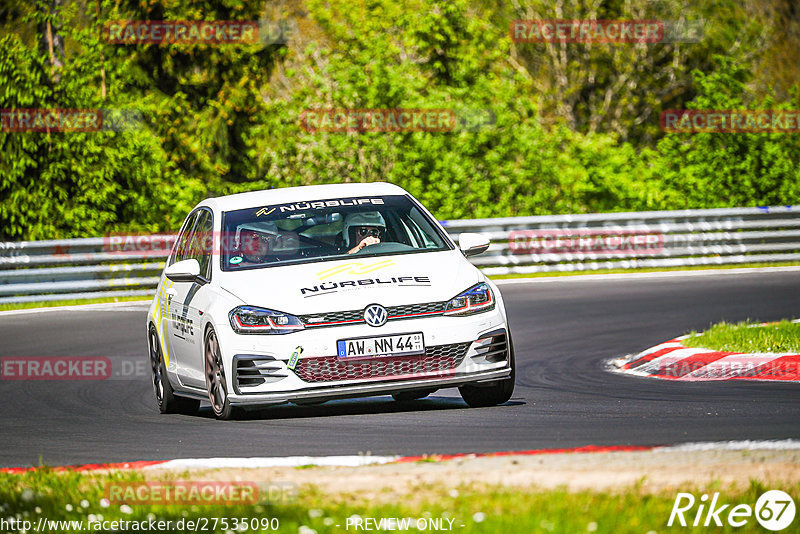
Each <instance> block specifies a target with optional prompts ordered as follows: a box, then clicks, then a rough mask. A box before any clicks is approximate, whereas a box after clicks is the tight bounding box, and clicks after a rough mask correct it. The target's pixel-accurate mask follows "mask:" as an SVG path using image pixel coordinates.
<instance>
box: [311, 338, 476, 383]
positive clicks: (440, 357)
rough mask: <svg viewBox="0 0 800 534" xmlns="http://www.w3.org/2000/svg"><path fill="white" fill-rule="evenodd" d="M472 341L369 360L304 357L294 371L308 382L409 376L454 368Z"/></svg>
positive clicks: (459, 362) (441, 371)
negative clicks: (419, 352) (411, 354)
mask: <svg viewBox="0 0 800 534" xmlns="http://www.w3.org/2000/svg"><path fill="white" fill-rule="evenodd" d="M469 345H470V344H469V343H453V344H450V345H435V346H431V347H427V348H426V349H425V354H421V355H416V356H393V357H388V358H373V359H369V360H354V361H348V360H340V359H339V358H338V357H337V356H322V357H312V358H302V359H301V360H300V361H299V362H298V363H297V367H296V368H295V373H296V374H297V376H298V377H300V379H301V380H303V381H305V382H335V381H339V380H368V379H376V378H401V377H402V378H408V377H413V376H414V375H421V374H423V373H424V374H425V375H427V376H426V377H429V376H431V374H433V376H436V374H437V373H438V374H439V375H441V374H447V373H450V372H452V371H453V370H454V369H455V368H456V367H458V366H459V364H461V362H462V361H463V360H464V356H465V355H466V354H467V349H468V348H469Z"/></svg>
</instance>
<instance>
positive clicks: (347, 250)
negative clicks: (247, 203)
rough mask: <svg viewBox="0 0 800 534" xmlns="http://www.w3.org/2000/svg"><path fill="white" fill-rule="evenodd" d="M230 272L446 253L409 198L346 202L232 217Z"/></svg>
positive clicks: (225, 261) (227, 242) (226, 226)
mask: <svg viewBox="0 0 800 534" xmlns="http://www.w3.org/2000/svg"><path fill="white" fill-rule="evenodd" d="M223 235H225V236H226V239H222V240H221V243H222V268H223V270H226V271H234V270H240V269H249V268H258V267H271V266H276V265H287V264H292V263H305V262H312V261H325V260H329V259H342V258H347V257H353V256H359V257H364V256H380V255H386V254H408V253H416V252H425V251H437V250H447V249H449V248H451V247H450V245H449V244H448V242H447V240H446V239H445V237H444V236H443V235H442V233H441V230H439V229H438V228H437V227H436V225H435V224H434V223H433V222H432V221H431V220H430V219H429V218H428V217H427V216H426V215H425V214H424V213H423V212H422V211H421V210H420V209H419V208H418V207H417V205H416V204H415V203H414V202H413V201H412V200H411V199H410V198H409V197H407V196H402V195H390V196H377V197H375V196H373V197H348V198H332V199H326V200H315V201H309V202H292V203H288V204H275V205H269V206H256V207H253V208H247V209H241V210H235V211H228V212H225V214H224V217H223Z"/></svg>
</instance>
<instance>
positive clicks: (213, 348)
mask: <svg viewBox="0 0 800 534" xmlns="http://www.w3.org/2000/svg"><path fill="white" fill-rule="evenodd" d="M204 345H205V369H206V391H207V392H208V400H209V402H211V409H212V410H213V411H214V417H216V418H217V419H226V420H227V419H234V418H235V417H236V416H238V415H239V410H238V409H237V408H235V407H233V406H231V402H230V400H229V399H228V386H227V385H226V383H225V367H224V366H223V365H222V354H221V353H220V350H219V342H218V341H217V334H216V333H214V329H213V328H209V329H208V331H207V332H206V336H205V343H204Z"/></svg>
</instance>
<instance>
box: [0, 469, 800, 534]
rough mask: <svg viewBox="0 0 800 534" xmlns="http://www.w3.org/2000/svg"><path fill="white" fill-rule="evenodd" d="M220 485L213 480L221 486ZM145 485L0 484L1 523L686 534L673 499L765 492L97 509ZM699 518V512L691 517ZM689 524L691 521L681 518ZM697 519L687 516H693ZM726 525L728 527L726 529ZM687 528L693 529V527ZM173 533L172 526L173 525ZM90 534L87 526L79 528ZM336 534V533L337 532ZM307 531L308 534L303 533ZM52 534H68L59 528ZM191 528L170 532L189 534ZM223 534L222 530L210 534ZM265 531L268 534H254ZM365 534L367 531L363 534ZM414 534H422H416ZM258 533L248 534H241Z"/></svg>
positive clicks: (99, 481)
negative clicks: (267, 523)
mask: <svg viewBox="0 0 800 534" xmlns="http://www.w3.org/2000/svg"><path fill="white" fill-rule="evenodd" d="M217 478H218V477H217ZM140 480H142V475H141V474H139V473H130V472H123V473H119V472H118V473H111V474H108V475H100V474H81V473H74V472H58V473H56V472H53V471H51V470H47V469H43V470H39V471H34V472H29V473H24V474H21V475H11V474H0V518H9V517H17V518H21V519H25V520H30V521H32V522H33V524H36V522H37V521H38V520H39V518H40V517H44V518H46V519H49V520H84V521H87V520H88V518H89V517H90V515H91V516H93V517H95V518H96V519H97V518H98V516H99V515H102V518H103V520H109V521H113V520H119V519H121V520H128V521H130V520H147V519H153V520H171V521H173V522H176V521H178V520H181V519H184V520H188V519H197V518H207V519H211V518H221V517H227V518H234V517H237V518H243V519H247V520H251V519H253V518H256V519H263V518H277V519H278V521H279V525H280V527H279V529H278V532H291V533H298V532H300V533H303V532H310V531H309V530H306V529H311V530H314V531H316V532H318V533H324V532H348V531H349V532H355V531H357V530H356V529H355V528H354V527H353V525H352V524H351V525H350V528H349V530H347V529H346V526H347V519H348V518H351V520H352V519H353V516H356V515H357V516H360V517H361V518H375V519H379V518H393V517H396V518H411V519H412V520H413V521H414V522H416V521H417V520H419V519H421V518H422V519H424V518H430V519H438V520H444V523H443V524H445V525H447V524H448V522H447V521H446V520H447V519H452V520H453V523H452V531H454V532H458V533H464V534H472V533H484V532H489V533H494V532H504V533H505V532H507V533H518V532H519V533H522V532H524V533H547V534H549V533H564V534H580V533H614V534H625V533H636V534H645V533H649V532H657V533H663V532H686V528H683V527H680V526H673V527H672V528H667V527H666V523H667V520H668V519H669V515H670V511H671V510H672V506H673V504H674V502H675V497H676V494H677V491H682V492H686V491H689V492H693V493H694V494H695V495H696V496H697V497H699V496H700V495H701V494H702V493H712V492H714V491H719V492H720V504H724V503H731V504H732V505H734V504H740V503H742V504H749V505H750V506H754V505H755V502H756V500H757V498H758V496H759V495H761V493H763V492H764V491H766V490H767V489H773V488H765V487H762V486H760V485H759V484H758V483H751V484H750V486H749V487H748V488H747V489H725V488H721V487H720V484H719V483H718V482H712V483H710V484H709V486H708V487H706V488H704V489H698V488H689V487H682V488H680V489H679V490H675V491H669V492H665V493H660V494H649V493H646V492H643V491H642V489H641V487H640V486H639V485H635V486H631V487H629V488H627V489H625V490H619V491H615V492H592V491H580V492H568V491H566V490H537V489H535V488H533V487H531V488H527V489H523V490H517V489H509V488H504V487H496V486H490V487H483V488H478V487H459V488H446V487H442V486H431V485H426V486H420V487H419V488H418V491H416V492H411V493H408V494H402V495H393V492H387V494H385V495H378V496H377V497H376V498H372V499H369V498H365V497H358V496H353V495H347V494H338V495H330V494H326V493H322V492H321V491H318V490H316V489H314V488H309V487H305V488H302V489H301V490H300V491H299V493H298V494H297V496H296V497H295V499H294V500H293V501H292V502H289V503H282V504H268V503H259V504H255V505H253V504H251V505H246V506H244V505H231V506H219V505H216V506H209V505H203V506H178V505H169V506H163V505H161V506H153V505H136V504H133V505H131V506H127V505H124V506H120V505H115V504H111V505H108V504H107V503H104V504H106V505H105V506H103V504H101V501H102V499H103V498H104V489H103V488H104V487H105V485H106V484H107V483H109V482H110V483H116V482H134V481H140ZM781 489H783V490H784V491H786V492H788V493H789V494H790V495H792V496H793V497H794V499H795V500H797V499H798V497H800V484H794V485H789V486H788V487H787V486H784V487H782V488H781ZM694 511H696V506H695V508H694V509H693V510H692V512H694ZM687 517H689V515H687ZM691 517H692V518H693V516H691ZM723 520H724V519H723ZM690 521H691V519H690ZM173 524H174V523H173ZM84 525H86V523H84ZM337 525H338V526H337ZM303 527H305V528H303ZM689 528H690V529H691V531H692V532H714V533H720V532H724V533H734V532H735V533H737V534H740V533H749V532H763V529H761V527H760V526H759V525H758V523H757V522H756V521H755V519H754V518H750V519H749V521H748V523H747V525H745V526H744V527H740V528H734V527H730V526H728V525H726V526H723V527H722V528H719V527H714V528H703V527H695V528H691V527H689ZM50 531H51V532H73V531H75V529H70V528H63V527H62V528H60V529H59V530H57V531H56V530H53V529H51V530H50ZM189 531H190V530H189V529H188V528H184V529H174V528H173V529H172V530H171V532H189ZM212 531H213V532H222V531H223V530H222V529H221V528H217V529H216V530H207V532H212ZM257 531H267V530H257ZM362 531H363V530H362ZM411 531H412V532H419V530H417V529H416V528H412V529H411ZM247 532H254V530H247Z"/></svg>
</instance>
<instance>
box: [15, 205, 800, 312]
mask: <svg viewBox="0 0 800 534" xmlns="http://www.w3.org/2000/svg"><path fill="white" fill-rule="evenodd" d="M442 224H443V225H444V227H445V229H446V230H447V231H448V232H449V233H450V234H451V235H452V236H453V238H454V239H456V241H457V240H458V234H460V233H462V232H480V233H483V234H486V235H488V236H489V237H490V238H491V240H492V245H491V246H490V247H489V250H488V251H486V252H485V253H484V254H482V255H480V256H475V257H473V258H472V261H473V263H474V264H475V265H477V266H478V267H480V268H481V269H482V270H483V271H484V272H485V273H486V274H489V275H498V274H512V273H519V274H532V273H539V272H554V271H555V272H571V271H593V270H598V269H637V268H647V267H656V268H660V267H682V266H695V265H732V264H741V263H753V262H759V263H760V262H800V206H779V207H765V208H730V209H728V208H724V209H708V210H682V211H651V212H634V213H592V214H579V215H553V216H534V217H507V218H497V219H471V220H453V221H442ZM172 239H174V236H163V235H159V236H131V237H130V238H129V239H127V238H125V237H122V236H114V237H105V238H88V239H65V240H51V241H23V242H13V243H0V303H17V302H41V301H50V300H65V299H70V300H72V299H89V298H100V297H114V296H118V297H123V296H150V295H152V294H153V292H154V290H155V286H156V285H157V283H158V278H159V275H160V272H161V269H162V268H163V267H164V259H165V258H166V256H167V254H168V253H167V250H168V248H169V246H168V245H169V242H170V241H169V240H172ZM137 240H138V241H137ZM154 242H158V243H160V244H161V245H162V246H161V247H160V248H159V247H152V246H151V245H152V244H153V243H154ZM164 242H166V243H167V246H166V248H165V247H164V246H163V244H164ZM143 244H144V245H143Z"/></svg>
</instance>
